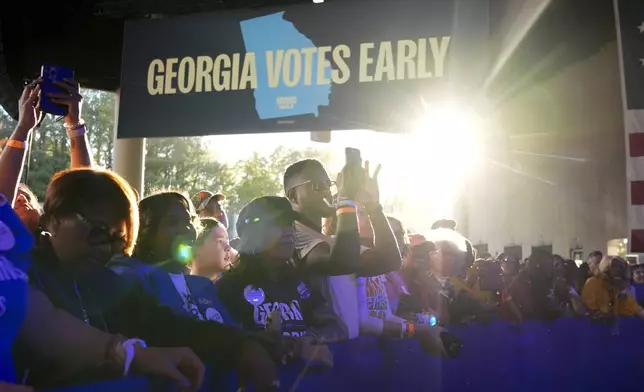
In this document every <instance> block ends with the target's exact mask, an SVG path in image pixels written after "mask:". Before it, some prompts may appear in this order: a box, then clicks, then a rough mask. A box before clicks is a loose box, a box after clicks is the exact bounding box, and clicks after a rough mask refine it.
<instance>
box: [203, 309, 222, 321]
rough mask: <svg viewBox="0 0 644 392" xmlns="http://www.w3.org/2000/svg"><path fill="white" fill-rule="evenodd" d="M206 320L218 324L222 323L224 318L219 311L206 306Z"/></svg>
mask: <svg viewBox="0 0 644 392" xmlns="http://www.w3.org/2000/svg"><path fill="white" fill-rule="evenodd" d="M206 320H208V321H216V322H218V323H219V324H223V323H224V318H223V317H221V313H219V312H218V311H217V309H215V308H208V309H206Z"/></svg>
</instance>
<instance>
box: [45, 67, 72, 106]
mask: <svg viewBox="0 0 644 392" xmlns="http://www.w3.org/2000/svg"><path fill="white" fill-rule="evenodd" d="M40 77H41V79H42V81H41V82H40V83H41V84H40V110H41V111H43V112H45V113H49V114H53V115H55V116H66V115H67V106H62V105H58V104H55V103H53V102H52V101H51V99H49V97H48V94H58V93H64V92H65V90H63V89H62V88H61V87H58V86H57V85H56V83H57V82H64V81H65V79H74V71H73V70H72V69H69V68H64V67H59V66H57V65H51V64H43V66H42V67H41V68H40Z"/></svg>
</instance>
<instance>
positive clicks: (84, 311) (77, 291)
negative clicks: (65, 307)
mask: <svg viewBox="0 0 644 392" xmlns="http://www.w3.org/2000/svg"><path fill="white" fill-rule="evenodd" d="M74 290H75V291H76V297H78V303H79V304H80V308H81V313H82V316H83V321H85V324H87V325H90V324H89V315H88V314H87V309H85V304H84V303H83V297H81V294H80V290H79V289H78V282H77V281H76V279H74Z"/></svg>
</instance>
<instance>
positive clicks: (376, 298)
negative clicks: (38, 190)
mask: <svg viewBox="0 0 644 392" xmlns="http://www.w3.org/2000/svg"><path fill="white" fill-rule="evenodd" d="M60 87H61V88H63V89H64V91H65V93H60V94H54V95H52V96H51V97H50V98H51V99H52V100H53V101H54V102H56V103H57V104H60V105H63V106H66V107H67V108H68V114H67V115H66V116H65V117H64V120H65V121H64V126H65V128H66V129H67V133H68V136H69V145H70V154H71V168H70V169H68V170H64V171H62V172H59V173H57V174H55V175H54V177H53V178H52V179H51V182H50V184H49V186H48V188H47V192H46V194H45V195H44V200H43V204H42V205H43V207H42V208H41V207H40V203H39V201H38V198H37V197H36V195H34V194H33V193H32V192H31V191H30V190H29V189H28V187H26V186H25V185H23V184H20V181H19V180H20V178H21V173H22V169H23V165H24V161H25V156H26V153H25V152H26V149H27V144H26V143H27V140H28V138H29V135H30V133H31V132H33V129H34V128H35V126H36V124H37V123H38V122H39V121H40V116H41V114H40V112H39V110H38V107H37V103H38V99H39V94H40V90H39V84H38V81H34V82H33V83H31V84H29V85H28V86H26V87H25V89H24V92H23V94H22V97H21V99H20V118H19V122H18V125H17V127H16V129H15V131H14V132H13V134H12V135H11V137H10V139H9V141H8V142H7V144H6V147H5V149H4V150H3V151H2V153H1V155H0V194H2V195H4V196H2V198H1V199H0V218H1V222H0V223H1V224H0V330H1V331H3V332H2V335H1V336H0V341H1V343H0V380H1V381H3V383H2V384H0V388H1V389H2V390H3V391H23V390H29V388H32V387H33V388H38V389H40V388H51V387H58V386H64V385H71V384H79V383H86V382H90V381H96V380H101V379H105V378H112V377H119V376H123V375H127V374H129V373H132V372H136V373H140V374H151V375H158V376H163V377H168V378H170V379H173V380H175V381H176V382H177V383H178V384H179V385H180V386H181V387H182V388H184V389H185V390H194V389H196V388H198V387H199V386H200V385H201V383H202V381H203V377H204V365H203V363H206V364H208V365H212V366H213V367H215V368H221V369H224V368H231V369H235V370H236V371H237V373H238V375H239V380H240V384H241V386H244V385H246V383H252V384H253V385H254V387H255V389H256V390H259V391H273V390H278V389H279V387H280V382H279V376H278V368H279V366H283V365H285V364H286V363H288V362H291V361H298V360H304V361H307V362H308V363H316V364H317V365H319V366H323V367H324V366H326V367H329V366H333V355H332V352H331V351H330V350H329V348H328V344H330V343H334V342H339V341H343V340H347V339H353V338H356V337H358V336H364V335H376V336H383V337H387V338H394V339H416V340H418V342H419V343H420V345H421V347H422V348H423V349H424V350H425V351H426V352H427V353H428V354H430V355H442V356H448V357H449V356H455V355H458V353H459V350H460V349H461V345H460V341H459V339H458V337H457V336H453V335H452V334H450V333H449V331H448V329H447V328H449V325H450V324H454V323H468V322H487V321H490V320H493V319H502V320H507V321H509V322H513V323H521V322H523V321H526V320H537V321H548V320H552V319H556V318H559V317H591V318H593V319H597V320H609V321H610V320H613V319H616V318H617V317H620V316H637V317H640V318H644V309H643V308H642V305H644V268H641V267H637V266H635V267H630V266H629V264H628V263H627V262H626V261H625V260H623V259H621V258H619V257H604V256H603V255H602V254H601V252H593V253H592V254H591V255H590V256H589V260H588V262H587V263H584V264H583V265H582V266H581V267H580V268H578V267H577V265H576V264H575V262H573V261H572V260H566V259H564V258H562V257H560V256H557V255H550V254H548V253H546V252H542V251H536V252H534V253H533V254H532V255H530V257H529V258H528V259H527V260H526V261H525V262H522V261H520V260H518V259H516V258H514V257H512V256H511V255H503V254H502V255H499V256H496V257H492V256H491V255H476V252H475V251H474V250H473V247H472V244H471V243H470V242H469V241H468V240H467V239H466V238H465V237H464V236H463V235H461V234H460V233H458V231H457V227H456V222H454V221H450V220H442V221H438V222H436V223H435V225H434V227H433V229H432V230H431V231H430V232H428V233H424V235H421V234H416V233H412V232H410V231H408V230H406V229H405V227H404V225H403V223H402V222H401V221H399V220H398V219H396V218H394V217H390V216H387V215H385V214H384V213H383V209H382V206H381V205H380V196H379V187H378V171H379V168H376V170H374V171H372V170H371V168H370V167H369V163H368V162H365V164H364V165H356V164H347V165H346V166H345V167H344V168H343V169H342V171H341V173H340V174H339V175H338V176H337V178H336V179H335V181H334V180H332V179H331V177H330V176H329V174H328V173H327V171H326V170H325V168H324V167H323V165H322V164H321V163H320V162H318V161H316V160H303V161H299V162H296V163H294V164H292V165H291V166H289V167H288V168H285V171H284V178H283V179H284V195H285V197H279V196H274V195H267V196H264V197H260V198H258V199H255V200H253V201H252V202H250V203H249V204H248V205H246V206H245V207H244V208H243V209H242V211H240V212H239V217H238V219H237V223H236V233H237V235H238V238H235V239H229V237H228V218H227V216H226V213H225V211H224V203H225V196H224V195H221V194H217V193H213V192H208V191H204V192H200V193H199V194H197V195H195V196H194V197H193V198H190V197H188V196H186V195H184V194H183V193H181V192H180V191H164V192H159V193H156V194H153V195H149V196H146V197H143V198H141V197H140V195H138V194H137V192H136V191H135V190H134V189H133V188H132V187H131V186H130V185H129V184H128V183H127V181H126V180H124V179H123V178H122V177H120V176H119V175H118V174H116V173H114V172H111V171H109V170H102V169H99V168H96V167H94V166H93V165H92V161H91V153H90V151H89V149H88V143H87V131H88V124H85V122H84V121H83V120H82V117H81V112H80V108H81V102H82V97H81V95H80V94H79V86H78V84H77V83H76V82H75V81H73V80H68V81H66V82H65V83H62V84H60ZM18 218H19V219H18ZM464 349H466V348H464ZM19 384H21V385H19Z"/></svg>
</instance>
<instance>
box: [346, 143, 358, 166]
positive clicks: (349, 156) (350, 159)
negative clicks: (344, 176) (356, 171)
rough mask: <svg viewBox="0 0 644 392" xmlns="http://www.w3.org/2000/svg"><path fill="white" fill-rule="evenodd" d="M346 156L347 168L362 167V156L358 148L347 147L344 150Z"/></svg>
mask: <svg viewBox="0 0 644 392" xmlns="http://www.w3.org/2000/svg"><path fill="white" fill-rule="evenodd" d="M344 154H345V157H346V163H347V166H360V167H362V155H361V153H360V150H358V149H357V148H351V147H347V148H346V149H345V150H344Z"/></svg>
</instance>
